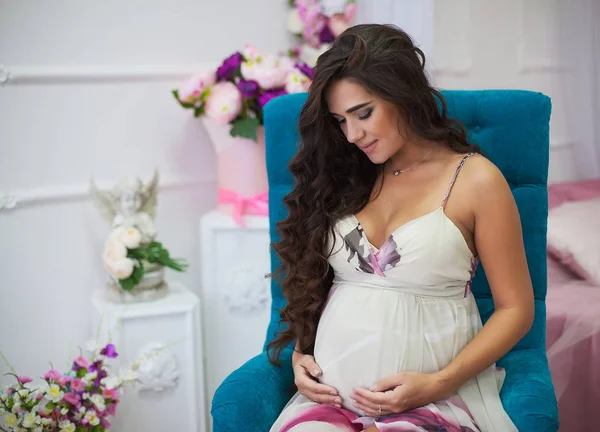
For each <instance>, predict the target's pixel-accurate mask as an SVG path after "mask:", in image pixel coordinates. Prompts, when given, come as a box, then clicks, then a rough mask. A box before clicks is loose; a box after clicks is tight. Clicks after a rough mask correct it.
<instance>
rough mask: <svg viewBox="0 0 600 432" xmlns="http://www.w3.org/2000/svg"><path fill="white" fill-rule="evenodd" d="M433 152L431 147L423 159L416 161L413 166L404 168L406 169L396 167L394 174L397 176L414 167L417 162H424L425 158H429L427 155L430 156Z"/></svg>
mask: <svg viewBox="0 0 600 432" xmlns="http://www.w3.org/2000/svg"><path fill="white" fill-rule="evenodd" d="M430 153H431V149H429V151H428V152H427V153H425V156H423V158H422V159H421V160H418V161H416V162H415V163H414V164H412V165H411V166H409V167H408V168H404V169H395V170H394V171H393V173H394V175H395V176H396V177H398V176H399V175H400V174H402V173H403V172H404V171H406V170H409V169H411V168H412V167H414V166H415V165H416V164H418V163H421V162H423V161H424V160H425V159H427V156H429V154H430Z"/></svg>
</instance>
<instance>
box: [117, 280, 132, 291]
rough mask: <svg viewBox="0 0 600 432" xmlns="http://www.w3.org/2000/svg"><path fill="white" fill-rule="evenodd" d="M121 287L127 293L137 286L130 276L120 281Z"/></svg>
mask: <svg viewBox="0 0 600 432" xmlns="http://www.w3.org/2000/svg"><path fill="white" fill-rule="evenodd" d="M119 285H121V288H123V289H124V290H125V291H131V290H132V289H133V287H134V286H135V282H134V281H133V278H132V277H131V276H129V277H128V278H127V279H119Z"/></svg>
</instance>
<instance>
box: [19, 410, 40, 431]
mask: <svg viewBox="0 0 600 432" xmlns="http://www.w3.org/2000/svg"><path fill="white" fill-rule="evenodd" d="M40 420H41V418H40V417H39V416H37V415H35V413H31V412H28V413H27V414H25V416H24V417H23V423H22V425H23V427H24V428H31V427H33V426H35V425H36V424H39V422H40Z"/></svg>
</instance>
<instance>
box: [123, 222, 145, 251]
mask: <svg viewBox="0 0 600 432" xmlns="http://www.w3.org/2000/svg"><path fill="white" fill-rule="evenodd" d="M121 241H122V242H123V244H124V245H125V246H126V247H127V248H129V249H135V248H137V247H139V246H140V243H141V241H142V233H141V232H140V231H139V230H138V229H137V228H134V227H130V228H125V229H124V230H123V233H122V234H121Z"/></svg>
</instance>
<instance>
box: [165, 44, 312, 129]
mask: <svg viewBox="0 0 600 432" xmlns="http://www.w3.org/2000/svg"><path fill="white" fill-rule="evenodd" d="M312 77H313V75H312V69H311V68H310V67H309V66H308V65H306V64H304V63H301V62H298V61H295V60H294V59H293V58H291V57H289V56H284V55H279V56H276V55H271V54H263V53H261V52H259V51H258V49H256V48H255V47H254V46H252V45H246V46H245V47H244V50H243V51H242V52H236V53H234V54H233V55H231V56H229V57H228V58H226V59H225V60H224V61H223V63H222V64H221V65H220V66H219V67H218V68H217V69H216V70H203V71H199V72H198V73H196V74H194V75H193V76H192V77H190V78H189V79H188V80H187V81H185V82H184V83H183V84H182V85H181V87H179V89H177V90H173V95H174V96H175V98H176V99H177V101H178V102H179V103H180V105H181V106H182V107H183V108H187V109H191V110H193V111H194V116H196V117H200V116H206V117H207V118H209V119H211V120H214V121H216V122H219V123H222V124H230V125H231V126H232V127H231V130H230V134H231V136H234V137H235V136H239V137H244V138H250V139H253V140H255V141H256V140H257V131H258V127H259V126H261V125H262V124H263V107H264V106H265V105H266V103H267V102H269V101H270V100H271V99H273V98H275V97H278V96H282V95H285V94H288V93H299V92H304V91H306V90H308V87H309V86H310V84H311V82H312Z"/></svg>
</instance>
